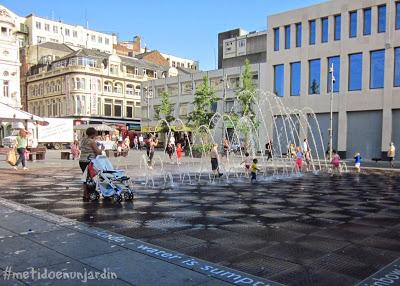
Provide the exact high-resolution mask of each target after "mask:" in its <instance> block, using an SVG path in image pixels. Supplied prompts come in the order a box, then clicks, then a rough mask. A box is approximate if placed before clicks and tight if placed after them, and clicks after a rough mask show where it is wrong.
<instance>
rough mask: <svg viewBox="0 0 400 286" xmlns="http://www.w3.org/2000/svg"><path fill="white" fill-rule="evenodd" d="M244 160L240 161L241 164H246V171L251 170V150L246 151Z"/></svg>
mask: <svg viewBox="0 0 400 286" xmlns="http://www.w3.org/2000/svg"><path fill="white" fill-rule="evenodd" d="M244 157H245V158H244V160H243V162H242V163H240V165H242V164H244V168H245V169H246V172H249V171H250V166H251V158H250V154H249V152H246V153H245V154H244Z"/></svg>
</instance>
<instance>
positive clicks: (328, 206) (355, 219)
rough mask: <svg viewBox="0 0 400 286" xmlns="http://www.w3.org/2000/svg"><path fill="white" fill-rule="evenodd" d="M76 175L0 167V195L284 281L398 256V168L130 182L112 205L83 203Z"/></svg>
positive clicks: (334, 281) (365, 272)
mask: <svg viewBox="0 0 400 286" xmlns="http://www.w3.org/2000/svg"><path fill="white" fill-rule="evenodd" d="M79 176H80V173H79V172H78V170H77V168H69V167H68V168H45V169H43V170H40V169H34V170H30V171H29V172H25V173H23V172H22V171H19V172H17V173H15V172H13V171H9V170H2V172H1V174H0V190H1V191H0V196H1V197H3V198H6V199H8V200H12V201H15V202H18V203H22V204H25V205H29V206H31V207H34V208H37V209H41V210H45V211H48V212H51V213H54V214H57V215H62V216H64V217H67V218H71V219H76V220H78V221H81V222H85V223H87V224H89V225H92V226H96V227H99V228H102V229H106V230H110V231H113V232H116V233H119V234H123V235H126V236H129V237H132V238H138V239H141V240H143V241H147V242H149V243H151V244H154V245H158V246H161V247H164V248H167V249H171V250H175V251H178V252H180V253H184V254H186V255H189V256H194V257H197V258H200V259H203V260H206V261H210V262H213V263H217V264H220V265H224V266H227V267H230V268H234V269H237V270H240V271H243V272H246V273H250V274H252V275H255V276H259V277H264V278H267V279H270V280H273V281H276V282H280V283H282V284H287V285H318V286H321V285H343V286H345V285H355V284H357V283H358V282H360V281H361V280H363V279H365V278H366V277H368V276H370V275H372V274H373V273H375V272H376V271H378V270H379V269H381V268H382V267H384V266H385V265H387V264H389V263H391V262H392V261H394V260H396V259H397V258H399V257H400V185H399V184H400V177H399V174H398V173H391V172H382V171H368V173H363V174H360V175H355V174H344V175H341V176H329V175H325V174H321V175H318V176H315V175H306V176H304V177H302V178H296V179H290V180H281V181H275V182H269V183H259V184H256V185H250V184H249V183H246V182H242V183H235V184H233V185H219V184H218V183H215V184H213V185H201V186H194V185H186V186H175V187H174V188H163V189H151V188H146V187H144V186H140V185H137V188H138V189H137V193H136V196H135V199H134V201H133V203H127V202H123V203H121V204H120V205H115V204H112V203H111V202H109V201H104V200H101V201H100V202H98V203H93V202H92V203H90V202H82V200H81V191H80V189H79V179H78V177H79ZM338 281H340V284H338Z"/></svg>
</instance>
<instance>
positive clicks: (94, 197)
mask: <svg viewBox="0 0 400 286" xmlns="http://www.w3.org/2000/svg"><path fill="white" fill-rule="evenodd" d="M89 198H90V200H91V201H98V200H99V199H100V195H99V193H98V192H91V193H90V195H89Z"/></svg>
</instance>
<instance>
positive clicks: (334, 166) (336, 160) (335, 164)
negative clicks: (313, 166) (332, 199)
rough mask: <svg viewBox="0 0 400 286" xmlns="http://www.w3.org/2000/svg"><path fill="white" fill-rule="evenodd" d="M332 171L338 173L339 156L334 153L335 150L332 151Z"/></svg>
mask: <svg viewBox="0 0 400 286" xmlns="http://www.w3.org/2000/svg"><path fill="white" fill-rule="evenodd" d="M331 164H332V171H333V172H335V171H338V172H339V173H340V156H339V154H338V153H337V152H336V150H333V151H332V161H331Z"/></svg>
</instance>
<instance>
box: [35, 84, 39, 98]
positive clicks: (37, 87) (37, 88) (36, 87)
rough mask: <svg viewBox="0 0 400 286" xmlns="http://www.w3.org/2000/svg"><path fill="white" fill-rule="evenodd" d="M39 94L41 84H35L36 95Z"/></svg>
mask: <svg viewBox="0 0 400 286" xmlns="http://www.w3.org/2000/svg"><path fill="white" fill-rule="evenodd" d="M38 95H39V86H38V85H35V96H38Z"/></svg>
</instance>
